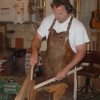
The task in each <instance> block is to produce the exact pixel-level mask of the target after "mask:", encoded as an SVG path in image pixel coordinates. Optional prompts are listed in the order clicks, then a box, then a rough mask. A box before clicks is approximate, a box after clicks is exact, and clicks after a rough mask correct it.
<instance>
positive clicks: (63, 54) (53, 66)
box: [45, 17, 74, 79]
mask: <svg viewBox="0 0 100 100" xmlns="http://www.w3.org/2000/svg"><path fill="white" fill-rule="evenodd" d="M72 19H73V17H71V19H70V21H69V23H68V28H67V29H66V31H63V32H60V33H57V32H56V30H54V29H53V26H54V24H55V22H56V20H55V19H54V22H53V24H52V25H51V27H50V29H49V36H48V41H47V50H46V57H45V74H46V77H47V79H50V78H52V77H55V76H56V75H57V74H58V72H60V71H61V70H62V69H63V68H64V67H65V66H66V65H67V64H68V63H69V61H70V60H71V58H72V56H73V55H74V52H73V51H72V49H71V47H70V43H69V29H70V26H71V22H72Z"/></svg>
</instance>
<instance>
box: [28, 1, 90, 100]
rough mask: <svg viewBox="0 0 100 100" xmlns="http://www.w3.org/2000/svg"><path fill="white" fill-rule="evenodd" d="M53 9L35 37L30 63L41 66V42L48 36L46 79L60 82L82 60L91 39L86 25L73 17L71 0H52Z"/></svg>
mask: <svg viewBox="0 0 100 100" xmlns="http://www.w3.org/2000/svg"><path fill="white" fill-rule="evenodd" d="M51 7H52V9H53V13H54V14H52V15H50V16H47V17H46V18H44V20H43V21H42V23H41V25H40V27H39V28H38V30H37V33H36V34H35V35H34V38H33V41H32V55H31V59H30V64H31V65H32V66H33V67H35V65H36V64H37V63H38V53H39V50H40V47H41V42H42V39H43V38H44V37H46V39H47V50H46V57H45V64H44V65H45V74H46V77H47V79H49V78H51V77H55V81H61V80H64V79H65V77H66V76H67V73H68V72H69V71H70V70H71V69H72V68H74V67H75V65H77V64H78V63H79V62H80V61H81V60H82V59H83V57H84V56H85V53H86V47H87V45H86V44H87V42H89V39H88V36H87V32H86V30H85V28H84V26H83V24H82V23H81V22H80V21H78V20H77V19H76V18H74V17H73V16H72V13H73V6H72V5H71V4H70V1H69V0H53V1H52V3H51ZM54 98H55V97H54ZM55 100H56V99H55Z"/></svg>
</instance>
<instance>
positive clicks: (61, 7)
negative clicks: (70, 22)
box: [51, 0, 73, 23]
mask: <svg viewBox="0 0 100 100" xmlns="http://www.w3.org/2000/svg"><path fill="white" fill-rule="evenodd" d="M51 7H52V9H53V12H54V15H55V18H56V19H57V20H58V21H59V22H60V23H62V22H64V21H65V20H66V19H67V18H68V17H69V15H70V13H71V12H72V11H73V6H72V5H71V4H70V1H69V0H53V1H52V2H51Z"/></svg>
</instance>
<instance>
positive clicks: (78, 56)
mask: <svg viewBox="0 0 100 100" xmlns="http://www.w3.org/2000/svg"><path fill="white" fill-rule="evenodd" d="M76 49H77V53H76V54H75V55H74V56H73V57H72V59H71V61H70V62H69V64H67V65H66V66H65V68H64V69H63V70H61V71H60V72H59V73H58V75H57V76H56V78H55V80H61V79H63V78H65V77H66V75H67V73H68V72H69V70H71V69H72V68H73V67H74V66H75V65H77V64H78V63H79V62H80V61H81V60H82V59H83V58H84V56H85V54H86V44H82V45H79V46H77V47H76Z"/></svg>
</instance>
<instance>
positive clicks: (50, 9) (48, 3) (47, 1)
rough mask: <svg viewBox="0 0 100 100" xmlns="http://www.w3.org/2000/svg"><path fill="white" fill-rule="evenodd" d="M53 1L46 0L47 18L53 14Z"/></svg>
mask: <svg viewBox="0 0 100 100" xmlns="http://www.w3.org/2000/svg"><path fill="white" fill-rule="evenodd" d="M51 1H52V0H46V16H48V15H50V14H52V8H51V6H50V3H51Z"/></svg>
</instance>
